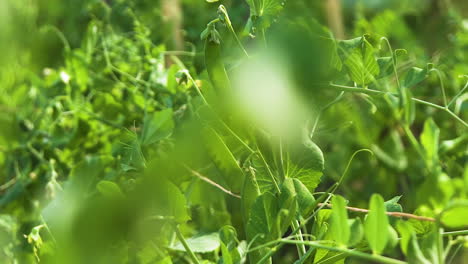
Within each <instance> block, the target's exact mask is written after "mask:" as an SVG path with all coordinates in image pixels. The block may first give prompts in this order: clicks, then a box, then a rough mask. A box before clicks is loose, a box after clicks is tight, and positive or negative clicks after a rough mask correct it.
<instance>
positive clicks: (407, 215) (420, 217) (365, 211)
mask: <svg viewBox="0 0 468 264" xmlns="http://www.w3.org/2000/svg"><path fill="white" fill-rule="evenodd" d="M321 205H325V206H327V207H330V208H331V207H332V205H331V204H323V203H319V204H318V206H321ZM346 209H348V210H349V211H353V212H358V213H369V210H367V209H362V208H357V207H351V206H346ZM386 214H387V215H390V216H394V217H405V218H411V219H415V220H419V221H429V222H435V219H434V218H432V217H426V216H419V215H414V214H408V213H400V212H386Z"/></svg>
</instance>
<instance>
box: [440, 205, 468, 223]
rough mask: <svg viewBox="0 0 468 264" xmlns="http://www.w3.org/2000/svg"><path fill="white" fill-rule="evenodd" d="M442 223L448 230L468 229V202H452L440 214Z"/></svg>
mask: <svg viewBox="0 0 468 264" xmlns="http://www.w3.org/2000/svg"><path fill="white" fill-rule="evenodd" d="M440 221H441V222H442V224H443V225H444V226H446V227H448V228H454V229H461V228H466V227H468V200H458V201H453V202H451V203H450V204H449V205H448V206H447V207H446V208H445V209H444V211H443V212H442V213H441V214H440Z"/></svg>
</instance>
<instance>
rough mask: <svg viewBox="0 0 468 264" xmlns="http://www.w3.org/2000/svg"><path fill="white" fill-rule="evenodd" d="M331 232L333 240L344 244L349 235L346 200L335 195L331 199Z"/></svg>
mask: <svg viewBox="0 0 468 264" xmlns="http://www.w3.org/2000/svg"><path fill="white" fill-rule="evenodd" d="M330 231H331V233H332V236H333V238H334V240H335V241H336V242H337V243H338V244H340V245H342V246H346V244H347V243H348V240H349V237H350V228H349V225H348V212H347V211H346V200H345V199H344V198H343V197H341V196H339V195H336V196H335V197H333V200H332V215H331V230H330Z"/></svg>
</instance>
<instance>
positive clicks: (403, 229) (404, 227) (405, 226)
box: [396, 220, 414, 255]
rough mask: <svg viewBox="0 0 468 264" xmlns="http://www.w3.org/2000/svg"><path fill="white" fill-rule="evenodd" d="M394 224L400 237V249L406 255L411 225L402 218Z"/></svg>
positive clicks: (411, 233) (411, 231) (411, 229)
mask: <svg viewBox="0 0 468 264" xmlns="http://www.w3.org/2000/svg"><path fill="white" fill-rule="evenodd" d="M396 226H397V230H398V232H399V233H400V237H401V240H400V248H401V251H403V253H404V254H405V255H406V254H407V252H408V245H409V242H410V239H411V237H412V235H413V233H414V230H413V227H412V226H411V224H410V223H408V222H406V221H403V220H399V221H398V222H397V225H396Z"/></svg>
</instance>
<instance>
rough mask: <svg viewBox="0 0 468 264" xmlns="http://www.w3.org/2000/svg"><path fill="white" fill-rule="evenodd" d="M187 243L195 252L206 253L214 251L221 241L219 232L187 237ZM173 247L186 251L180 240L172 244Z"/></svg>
mask: <svg viewBox="0 0 468 264" xmlns="http://www.w3.org/2000/svg"><path fill="white" fill-rule="evenodd" d="M186 241H187V244H188V246H189V248H190V250H192V251H193V252H197V253H206V252H212V251H215V250H216V249H218V248H219V246H220V241H219V236H218V233H216V232H215V233H210V234H200V235H196V236H193V237H190V238H187V239H186ZM170 248H171V249H173V250H177V251H185V248H184V246H183V245H182V243H181V242H180V241H178V242H177V243H176V244H174V245H172V246H170Z"/></svg>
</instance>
